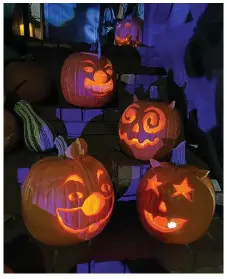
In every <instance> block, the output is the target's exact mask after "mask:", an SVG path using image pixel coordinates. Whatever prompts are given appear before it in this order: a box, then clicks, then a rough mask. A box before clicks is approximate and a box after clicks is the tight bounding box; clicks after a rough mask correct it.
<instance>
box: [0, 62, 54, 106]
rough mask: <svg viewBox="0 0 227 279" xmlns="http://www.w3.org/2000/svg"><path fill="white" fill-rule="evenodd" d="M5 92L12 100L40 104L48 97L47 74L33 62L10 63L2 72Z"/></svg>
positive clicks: (49, 85)
mask: <svg viewBox="0 0 227 279" xmlns="http://www.w3.org/2000/svg"><path fill="white" fill-rule="evenodd" d="M4 74H5V75H4V79H5V91H6V93H7V94H12V95H14V96H11V97H12V98H13V99H16V100H18V101H19V100H26V101H28V102H29V103H31V104H35V103H40V102H41V101H43V100H44V99H46V98H48V97H49V95H50V90H51V84H50V80H49V77H48V73H46V72H45V70H44V69H43V68H42V67H40V66H39V65H38V64H36V63H35V62H34V61H30V60H27V61H26V60H25V61H17V62H12V63H10V64H9V65H8V66H7V67H6V68H5V70H4Z"/></svg>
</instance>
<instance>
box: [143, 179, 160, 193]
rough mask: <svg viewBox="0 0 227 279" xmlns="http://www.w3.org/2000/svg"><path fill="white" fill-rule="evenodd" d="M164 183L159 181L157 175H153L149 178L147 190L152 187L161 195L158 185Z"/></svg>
mask: <svg viewBox="0 0 227 279" xmlns="http://www.w3.org/2000/svg"><path fill="white" fill-rule="evenodd" d="M162 184H163V183H162V182H159V181H158V178H157V175H155V176H154V177H152V178H151V179H148V180H147V186H146V188H145V190H150V189H152V190H153V191H154V192H155V194H156V195H157V196H159V191H158V187H159V186H161V185H162Z"/></svg>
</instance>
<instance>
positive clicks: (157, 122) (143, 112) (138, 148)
mask: <svg viewBox="0 0 227 279" xmlns="http://www.w3.org/2000/svg"><path fill="white" fill-rule="evenodd" d="M174 106H175V102H172V103H171V104H170V105H168V104H166V103H161V102H153V101H152V102H150V101H138V99H137V98H136V97H135V98H134V103H133V104H132V105H130V106H128V107H127V108H126V109H125V111H124V112H123V114H122V116H121V119H120V121H119V138H120V145H121V148H122V149H123V151H124V152H126V153H127V154H128V155H133V156H134V157H135V158H137V159H140V160H149V159H151V158H156V159H160V158H163V157H164V156H166V155H167V154H168V153H169V152H171V150H172V149H173V148H174V146H175V144H176V142H177V139H178V137H179V135H180V116H179V114H178V112H177V111H176V110H175V109H174Z"/></svg>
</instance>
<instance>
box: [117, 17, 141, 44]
mask: <svg viewBox="0 0 227 279" xmlns="http://www.w3.org/2000/svg"><path fill="white" fill-rule="evenodd" d="M142 27H143V21H142V20H141V19H140V18H133V19H123V20H121V21H120V22H119V23H118V24H117V28H116V30H115V44H116V45H118V46H123V45H131V46H133V47H137V46H138V45H140V44H141V43H142V33H143V32H142Z"/></svg>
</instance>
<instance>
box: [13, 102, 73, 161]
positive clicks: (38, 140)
mask: <svg viewBox="0 0 227 279" xmlns="http://www.w3.org/2000/svg"><path fill="white" fill-rule="evenodd" d="M14 111H15V112H16V113H17V114H18V115H19V117H20V118H21V119H22V120H23V123H24V141H25V145H26V147H27V148H28V149H29V150H31V151H34V152H37V153H39V152H46V151H50V150H52V149H54V148H55V147H56V148H57V149H58V151H59V154H60V156H62V155H63V154H64V151H65V149H66V148H67V144H66V142H65V140H64V138H63V137H61V136H57V137H56V133H55V131H54V130H53V128H52V127H51V126H50V124H49V123H47V122H46V121H44V120H43V119H42V118H41V117H39V116H38V114H37V113H36V112H35V111H34V110H33V108H32V106H31V105H30V104H29V103H28V102H27V101H25V100H21V101H18V102H17V103H16V104H15V106H14Z"/></svg>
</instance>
